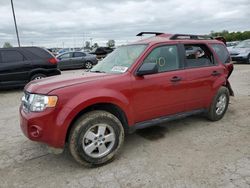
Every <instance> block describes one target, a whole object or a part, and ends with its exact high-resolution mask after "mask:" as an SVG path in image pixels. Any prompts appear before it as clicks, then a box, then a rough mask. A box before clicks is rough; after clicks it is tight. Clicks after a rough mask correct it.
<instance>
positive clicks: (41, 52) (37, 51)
mask: <svg viewBox="0 0 250 188" xmlns="http://www.w3.org/2000/svg"><path fill="white" fill-rule="evenodd" d="M24 49H25V50H26V51H28V52H30V53H31V54H33V55H35V56H36V57H40V58H52V57H53V55H52V54H51V53H50V52H49V51H48V50H45V49H42V48H38V47H25V48H24Z"/></svg>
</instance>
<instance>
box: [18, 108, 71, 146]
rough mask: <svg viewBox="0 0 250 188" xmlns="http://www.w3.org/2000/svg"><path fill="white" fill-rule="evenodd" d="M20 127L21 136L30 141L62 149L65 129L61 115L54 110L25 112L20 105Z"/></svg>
mask: <svg viewBox="0 0 250 188" xmlns="http://www.w3.org/2000/svg"><path fill="white" fill-rule="evenodd" d="M19 114H20V127H21V130H22V132H23V134H24V135H25V136H26V137H27V138H29V139H30V140H33V141H37V142H42V143H45V144H47V145H48V146H49V147H53V148H61V149H62V148H64V144H65V137H66V133H67V128H68V126H66V125H65V124H64V123H65V122H64V120H63V119H60V117H62V116H63V115H61V116H60V115H59V114H58V112H57V110H55V109H52V108H51V109H46V110H45V111H43V112H25V111H24V110H23V108H22V105H21V106H20V109H19Z"/></svg>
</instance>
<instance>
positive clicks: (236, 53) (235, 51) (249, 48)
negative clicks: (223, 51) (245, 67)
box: [229, 39, 250, 63]
mask: <svg viewBox="0 0 250 188" xmlns="http://www.w3.org/2000/svg"><path fill="white" fill-rule="evenodd" d="M229 53H230V56H231V58H232V60H233V61H238V62H246V63H250V39H249V40H244V41H242V42H240V43H239V44H238V45H236V46H234V47H232V48H230V49H229Z"/></svg>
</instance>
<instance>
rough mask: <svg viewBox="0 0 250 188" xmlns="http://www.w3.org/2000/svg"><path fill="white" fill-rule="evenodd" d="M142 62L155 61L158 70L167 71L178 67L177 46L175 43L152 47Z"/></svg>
mask: <svg viewBox="0 0 250 188" xmlns="http://www.w3.org/2000/svg"><path fill="white" fill-rule="evenodd" d="M143 63H155V64H157V67H158V72H167V71H172V70H177V69H179V68H180V61H179V56H178V48H177V46H176V45H167V46H160V47H156V48H155V49H153V50H152V51H151V52H150V54H149V55H148V56H147V57H146V59H145V60H144V62H143Z"/></svg>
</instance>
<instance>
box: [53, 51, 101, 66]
mask: <svg viewBox="0 0 250 188" xmlns="http://www.w3.org/2000/svg"><path fill="white" fill-rule="evenodd" d="M56 58H57V59H58V61H59V62H58V68H59V69H60V70H66V69H79V68H86V69H91V68H92V67H93V65H96V64H97V63H98V61H97V59H96V56H95V55H92V54H88V53H85V52H66V53H63V54H60V55H58V56H57V57H56Z"/></svg>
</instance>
